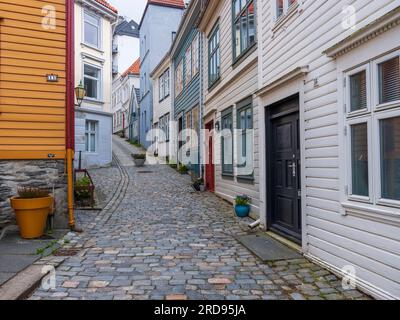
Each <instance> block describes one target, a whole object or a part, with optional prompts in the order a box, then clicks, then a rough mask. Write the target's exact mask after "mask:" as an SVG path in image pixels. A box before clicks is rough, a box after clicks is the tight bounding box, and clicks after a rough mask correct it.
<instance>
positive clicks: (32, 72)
mask: <svg viewBox="0 0 400 320" xmlns="http://www.w3.org/2000/svg"><path fill="white" fill-rule="evenodd" d="M1 61H2V59H1V58H0V64H1ZM35 66H36V62H35ZM50 71H52V72H55V73H57V74H58V77H59V78H60V79H65V75H66V74H65V71H62V70H50ZM47 73H49V69H39V68H35V69H33V68H24V67H19V66H15V67H14V66H6V65H2V66H1V74H12V75H23V76H40V77H43V76H45V75H46V74H47Z"/></svg>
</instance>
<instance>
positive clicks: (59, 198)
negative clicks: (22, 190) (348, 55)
mask: <svg viewBox="0 0 400 320" xmlns="http://www.w3.org/2000/svg"><path fill="white" fill-rule="evenodd" d="M20 186H31V187H41V188H49V189H51V190H52V189H53V187H54V190H55V191H54V195H55V199H56V213H55V219H54V226H55V228H68V214H67V176H66V175H65V174H64V161H63V160H29V161H25V160H23V161H16V160H15V161H8V160H7V161H5V160H2V161H0V221H7V220H11V221H15V219H14V213H13V210H12V208H11V207H10V201H9V198H10V197H11V196H14V195H16V193H17V188H18V187H20Z"/></svg>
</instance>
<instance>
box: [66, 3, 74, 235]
mask: <svg viewBox="0 0 400 320" xmlns="http://www.w3.org/2000/svg"><path fill="white" fill-rule="evenodd" d="M65 6H66V12H67V30H66V31H67V35H66V37H67V39H66V42H67V57H66V69H67V75H66V78H67V79H66V83H67V90H66V91H67V93H66V109H67V110H66V111H67V112H66V113H67V116H66V149H67V175H68V217H69V227H70V228H71V230H75V215H74V178H73V174H74V173H73V159H74V150H75V91H74V82H75V74H74V64H75V60H74V57H75V49H74V0H66V1H65Z"/></svg>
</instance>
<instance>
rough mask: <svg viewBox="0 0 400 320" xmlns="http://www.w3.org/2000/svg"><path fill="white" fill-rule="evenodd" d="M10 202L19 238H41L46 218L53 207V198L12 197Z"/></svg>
mask: <svg viewBox="0 0 400 320" xmlns="http://www.w3.org/2000/svg"><path fill="white" fill-rule="evenodd" d="M10 202H11V207H12V208H13V209H14V211H15V217H16V219H17V224H18V227H19V231H20V234H21V237H22V238H24V239H36V238H39V237H41V236H43V234H44V228H45V227H46V221H47V216H48V215H49V213H50V208H51V206H52V205H53V197H52V196H49V197H45V198H37V199H21V198H19V197H13V198H11V200H10Z"/></svg>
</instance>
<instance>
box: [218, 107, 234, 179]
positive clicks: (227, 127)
mask: <svg viewBox="0 0 400 320" xmlns="http://www.w3.org/2000/svg"><path fill="white" fill-rule="evenodd" d="M221 129H222V133H221V158H222V174H223V175H233V115H232V108H230V109H228V110H226V111H225V112H223V113H222V120H221Z"/></svg>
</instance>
